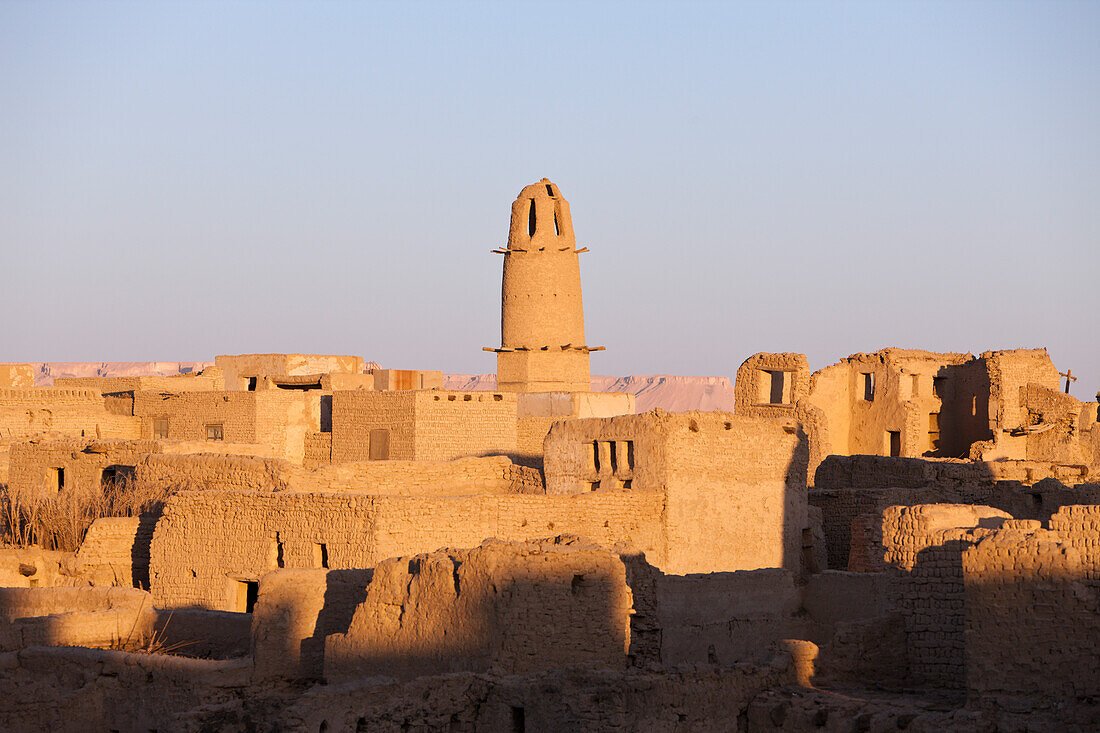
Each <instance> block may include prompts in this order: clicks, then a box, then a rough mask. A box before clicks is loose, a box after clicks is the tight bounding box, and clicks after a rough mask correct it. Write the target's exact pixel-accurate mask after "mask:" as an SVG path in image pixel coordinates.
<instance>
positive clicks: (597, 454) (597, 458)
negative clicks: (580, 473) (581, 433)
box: [592, 440, 600, 473]
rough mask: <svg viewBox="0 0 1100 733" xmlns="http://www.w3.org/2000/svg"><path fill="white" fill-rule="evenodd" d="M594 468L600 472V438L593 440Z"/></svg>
mask: <svg viewBox="0 0 1100 733" xmlns="http://www.w3.org/2000/svg"><path fill="white" fill-rule="evenodd" d="M592 469H593V470H594V471H595V472H596V473H599V472H600V442H599V441H598V440H594V441H592Z"/></svg>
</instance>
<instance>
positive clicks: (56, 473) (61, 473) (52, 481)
mask: <svg viewBox="0 0 1100 733" xmlns="http://www.w3.org/2000/svg"><path fill="white" fill-rule="evenodd" d="M47 480H48V481H49V485H50V488H51V489H52V490H54V491H61V490H62V489H64V488H65V469H64V468H51V469H49V471H48V476H47Z"/></svg>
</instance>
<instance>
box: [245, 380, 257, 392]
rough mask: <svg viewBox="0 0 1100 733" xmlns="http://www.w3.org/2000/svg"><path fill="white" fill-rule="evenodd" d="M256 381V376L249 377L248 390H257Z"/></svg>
mask: <svg viewBox="0 0 1100 733" xmlns="http://www.w3.org/2000/svg"><path fill="white" fill-rule="evenodd" d="M256 381H257V378H256V377H249V378H248V387H247V390H248V391H249V392H255V391H256Z"/></svg>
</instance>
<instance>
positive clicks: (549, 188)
mask: <svg viewBox="0 0 1100 733" xmlns="http://www.w3.org/2000/svg"><path fill="white" fill-rule="evenodd" d="M546 193H548V194H549V195H550V198H554V189H553V187H552V186H551V185H550V184H549V183H547V184H546Z"/></svg>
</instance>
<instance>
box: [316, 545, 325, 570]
mask: <svg viewBox="0 0 1100 733" xmlns="http://www.w3.org/2000/svg"><path fill="white" fill-rule="evenodd" d="M313 567H315V568H327V567H328V545H326V544H324V543H323V542H317V543H315V544H314V545H313Z"/></svg>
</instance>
